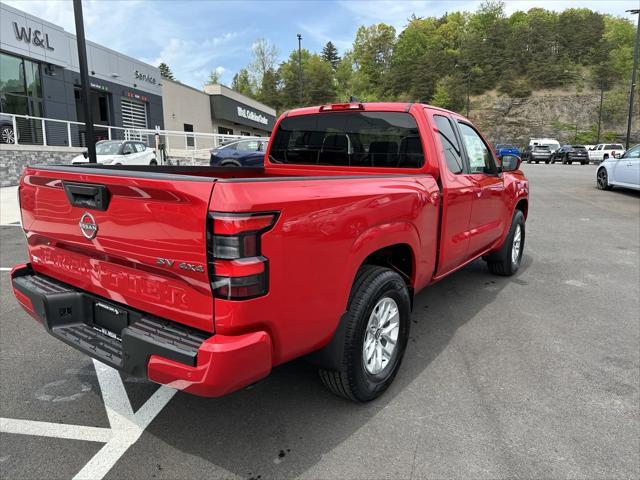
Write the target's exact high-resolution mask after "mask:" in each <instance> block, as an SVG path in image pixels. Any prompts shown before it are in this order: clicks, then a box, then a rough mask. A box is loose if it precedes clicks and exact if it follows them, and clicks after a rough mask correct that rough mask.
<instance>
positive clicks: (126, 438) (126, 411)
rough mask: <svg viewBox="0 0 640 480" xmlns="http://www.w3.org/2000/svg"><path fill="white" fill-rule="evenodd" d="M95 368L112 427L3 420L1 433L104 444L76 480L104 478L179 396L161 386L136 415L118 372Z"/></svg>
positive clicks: (0, 428) (100, 364)
mask: <svg viewBox="0 0 640 480" xmlns="http://www.w3.org/2000/svg"><path fill="white" fill-rule="evenodd" d="M93 365H94V367H95V369H96V374H97V376H98V383H99V384H100V390H101V391H102V398H103V401H104V406H105V410H106V412H107V418H108V419H109V427H110V428H100V427H86V426H82V425H66V424H63V423H49V422H36V421H31V420H20V419H13V418H0V432H2V433H14V434H21V435H34V436H39V437H53V438H65V439H74V440H86V441H90V442H104V443H105V445H104V446H103V447H102V448H101V449H100V450H99V451H98V453H96V454H95V455H94V456H93V458H92V459H91V460H89V462H88V463H87V464H86V465H85V466H84V467H82V469H81V470H80V471H79V472H78V473H77V474H76V476H75V477H74V480H76V479H78V480H79V479H92V480H100V479H102V478H103V477H104V476H105V475H106V474H107V473H108V472H109V470H111V469H112V468H113V466H114V465H115V464H116V462H117V461H118V460H120V458H121V457H122V455H124V454H125V452H126V451H127V450H128V449H129V447H130V446H131V445H133V444H134V443H135V442H136V441H137V440H138V438H140V436H141V435H142V433H143V432H144V430H145V429H146V428H147V427H148V426H149V424H150V423H151V422H152V421H153V419H154V418H155V417H156V416H157V415H158V413H160V412H161V411H162V409H163V408H164V407H165V406H166V405H167V403H169V400H171V398H172V397H173V396H174V395H175V394H176V390H173V389H171V388H167V387H165V386H161V387H160V388H159V389H158V390H156V391H155V393H154V394H153V395H152V396H151V398H149V400H147V401H146V402H145V403H144V405H142V407H140V409H139V410H138V411H137V412H135V413H134V412H133V408H132V407H131V401H130V400H129V397H128V396H127V392H126V391H125V389H124V384H123V383H122V379H121V378H120V374H119V373H118V372H117V370H115V369H113V368H111V367H108V366H107V365H104V364H103V363H100V362H98V361H97V360H94V361H93Z"/></svg>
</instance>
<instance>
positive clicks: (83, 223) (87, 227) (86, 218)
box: [78, 212, 98, 240]
mask: <svg viewBox="0 0 640 480" xmlns="http://www.w3.org/2000/svg"><path fill="white" fill-rule="evenodd" d="M78 225H79V226H80V231H81V232H82V235H84V236H85V237H86V238H88V239H89V240H93V239H94V238H96V235H97V234H98V224H97V223H96V219H95V218H93V215H91V214H90V213H88V212H84V213H83V214H82V216H81V217H80V222H79V223H78Z"/></svg>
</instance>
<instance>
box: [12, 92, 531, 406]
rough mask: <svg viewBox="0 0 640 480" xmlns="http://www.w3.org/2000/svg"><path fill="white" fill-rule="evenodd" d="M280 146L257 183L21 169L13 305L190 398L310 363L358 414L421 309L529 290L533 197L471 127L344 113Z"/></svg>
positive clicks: (220, 173) (286, 126)
mask: <svg viewBox="0 0 640 480" xmlns="http://www.w3.org/2000/svg"><path fill="white" fill-rule="evenodd" d="M273 132H274V133H273V136H272V137H271V139H270V141H269V145H268V147H267V151H266V156H265V165H264V169H251V170H250V169H245V170H243V171H242V172H240V171H235V172H234V171H232V170H231V169H212V168H209V167H206V168H199V167H179V166H176V167H174V166H165V167H163V168H162V170H159V171H154V172H149V171H147V170H145V169H140V168H134V167H127V166H123V167H122V168H118V169H114V168H113V167H112V166H111V165H98V166H96V167H93V168H83V167H71V166H60V165H48V166H39V167H27V168H26V169H25V171H24V174H23V177H22V179H21V182H20V189H19V195H20V198H21V200H22V202H21V215H22V225H23V226H24V232H25V235H26V236H27V238H28V239H29V240H28V241H27V246H28V249H29V258H30V259H31V260H30V263H28V264H20V265H18V266H16V267H15V268H14V269H13V270H12V272H11V282H12V286H13V291H14V293H15V296H16V298H17V300H18V302H19V303H20V304H21V305H22V307H23V308H24V309H25V310H26V311H27V312H28V313H29V314H30V315H31V316H33V317H35V319H36V320H38V321H39V322H40V323H41V324H42V325H43V327H44V328H45V329H46V330H47V331H48V332H49V333H50V334H51V335H53V336H54V337H56V338H58V339H59V340H61V341H63V342H65V343H67V344H69V345H70V346H72V347H73V348H75V349H77V350H79V351H81V352H84V353H85V354H87V355H89V356H92V357H94V358H97V359H99V360H100V361H102V362H103V363H105V364H107V365H110V366H112V367H114V368H117V369H120V370H123V371H126V372H129V373H130V374H134V375H138V376H143V377H147V378H149V379H150V380H152V381H154V382H157V383H161V384H166V385H169V386H171V387H173V388H178V389H181V390H184V391H186V392H188V393H192V394H196V395H202V396H220V395H225V394H227V393H230V392H232V391H234V390H238V389H240V388H243V387H245V386H247V385H250V384H252V383H254V382H256V381H258V380H260V379H262V378H264V377H266V376H267V375H268V374H269V372H270V371H271V369H272V368H273V367H274V366H275V365H280V364H282V363H285V362H288V361H290V360H292V359H295V358H298V357H303V356H304V357H306V358H307V359H308V360H309V361H311V362H313V363H314V364H316V365H318V367H319V368H320V377H321V379H322V381H323V382H324V383H325V385H326V386H327V387H328V388H329V389H330V390H331V391H333V392H334V393H336V394H338V395H341V396H343V397H346V398H348V399H350V400H353V401H360V402H365V401H369V400H373V399H374V398H376V397H378V396H379V395H380V394H382V392H384V391H385V389H386V388H387V387H388V386H389V385H390V384H391V382H392V381H393V379H394V377H395V375H396V373H397V371H398V368H399V366H400V363H401V360H402V357H403V354H404V351H405V349H406V347H407V345H408V340H409V329H410V326H411V317H410V316H411V306H412V305H413V298H412V296H413V295H414V294H415V293H417V292H419V291H421V290H422V289H423V288H424V287H426V286H427V285H429V284H432V283H434V282H436V281H438V280H439V279H441V278H443V277H445V276H446V275H449V274H451V273H453V272H455V271H456V270H458V269H459V268H461V267H462V266H464V265H466V264H468V263H469V262H471V261H473V260H475V259H479V258H482V259H484V260H485V261H486V262H487V265H488V269H489V271H490V272H492V273H493V274H496V275H502V276H509V275H513V274H515V273H516V272H517V271H518V268H519V267H520V262H521V260H522V252H523V249H524V244H525V238H526V236H525V220H526V218H527V212H528V194H529V183H528V180H527V179H526V177H525V175H524V173H523V172H522V171H521V170H520V168H519V167H520V159H519V158H518V157H516V156H513V155H505V156H503V157H502V159H501V162H500V163H498V160H497V159H496V157H495V155H494V153H493V151H492V148H491V147H490V146H489V144H488V143H487V141H486V140H485V139H484V138H483V137H482V135H481V134H480V133H479V131H478V130H477V129H476V127H475V126H473V124H472V123H471V122H470V121H469V120H468V119H466V118H464V117H462V116H460V115H458V114H456V113H453V112H448V111H446V110H443V109H441V108H435V107H434V108H432V107H429V106H428V105H421V104H418V103H413V104H410V105H409V106H407V103H373V104H360V103H350V104H334V105H325V106H322V107H307V108H300V109H295V110H290V111H289V112H287V113H286V114H284V115H282V116H280V118H279V119H278V121H277V122H276V125H275V126H274V129H273ZM423 148H426V151H424V150H423ZM447 172H449V173H450V174H447ZM53 207H55V215H54V214H53V212H54V210H52V208H53ZM43 239H46V241H44V240H43ZM474 281H477V279H476V280H474ZM456 301H457V300H456ZM28 331H30V330H28V329H25V333H24V334H25V335H29V333H28ZM16 341H17V340H16ZM29 361H31V362H34V361H38V358H37V357H33V358H31V359H30V360H29Z"/></svg>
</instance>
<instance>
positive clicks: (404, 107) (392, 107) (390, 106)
mask: <svg viewBox="0 0 640 480" xmlns="http://www.w3.org/2000/svg"><path fill="white" fill-rule="evenodd" d="M414 103H415V104H416V105H422V106H423V107H428V108H433V109H436V110H440V111H443V112H447V113H450V114H453V115H458V114H457V113H455V112H452V111H450V110H446V109H444V108H440V107H434V106H432V105H427V104H424V103H417V102H367V103H365V102H345V103H333V104H325V105H315V106H312V107H301V108H294V109H292V110H289V111H287V112H285V115H286V116H298V115H310V114H312V113H318V112H320V111H321V110H320V109H321V108H323V107H325V108H326V107H328V106H331V105H348V104H352V105H354V104H355V105H358V104H360V105H362V109H358V110H359V111H365V112H366V111H370V112H371V111H378V112H380V111H383V112H408V111H409V109H410V108H411V106H412V105H414ZM327 111H329V110H327Z"/></svg>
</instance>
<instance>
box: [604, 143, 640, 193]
mask: <svg viewBox="0 0 640 480" xmlns="http://www.w3.org/2000/svg"><path fill="white" fill-rule="evenodd" d="M596 182H597V185H598V188H599V189H600V190H609V189H611V188H612V187H626V188H632V189H634V190H640V144H638V145H636V146H635V147H631V148H630V149H629V150H627V151H626V152H625V153H624V154H623V155H621V156H619V157H617V158H616V157H609V158H607V159H606V160H604V161H603V162H602V163H601V164H600V166H599V168H598V173H597V174H596Z"/></svg>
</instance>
